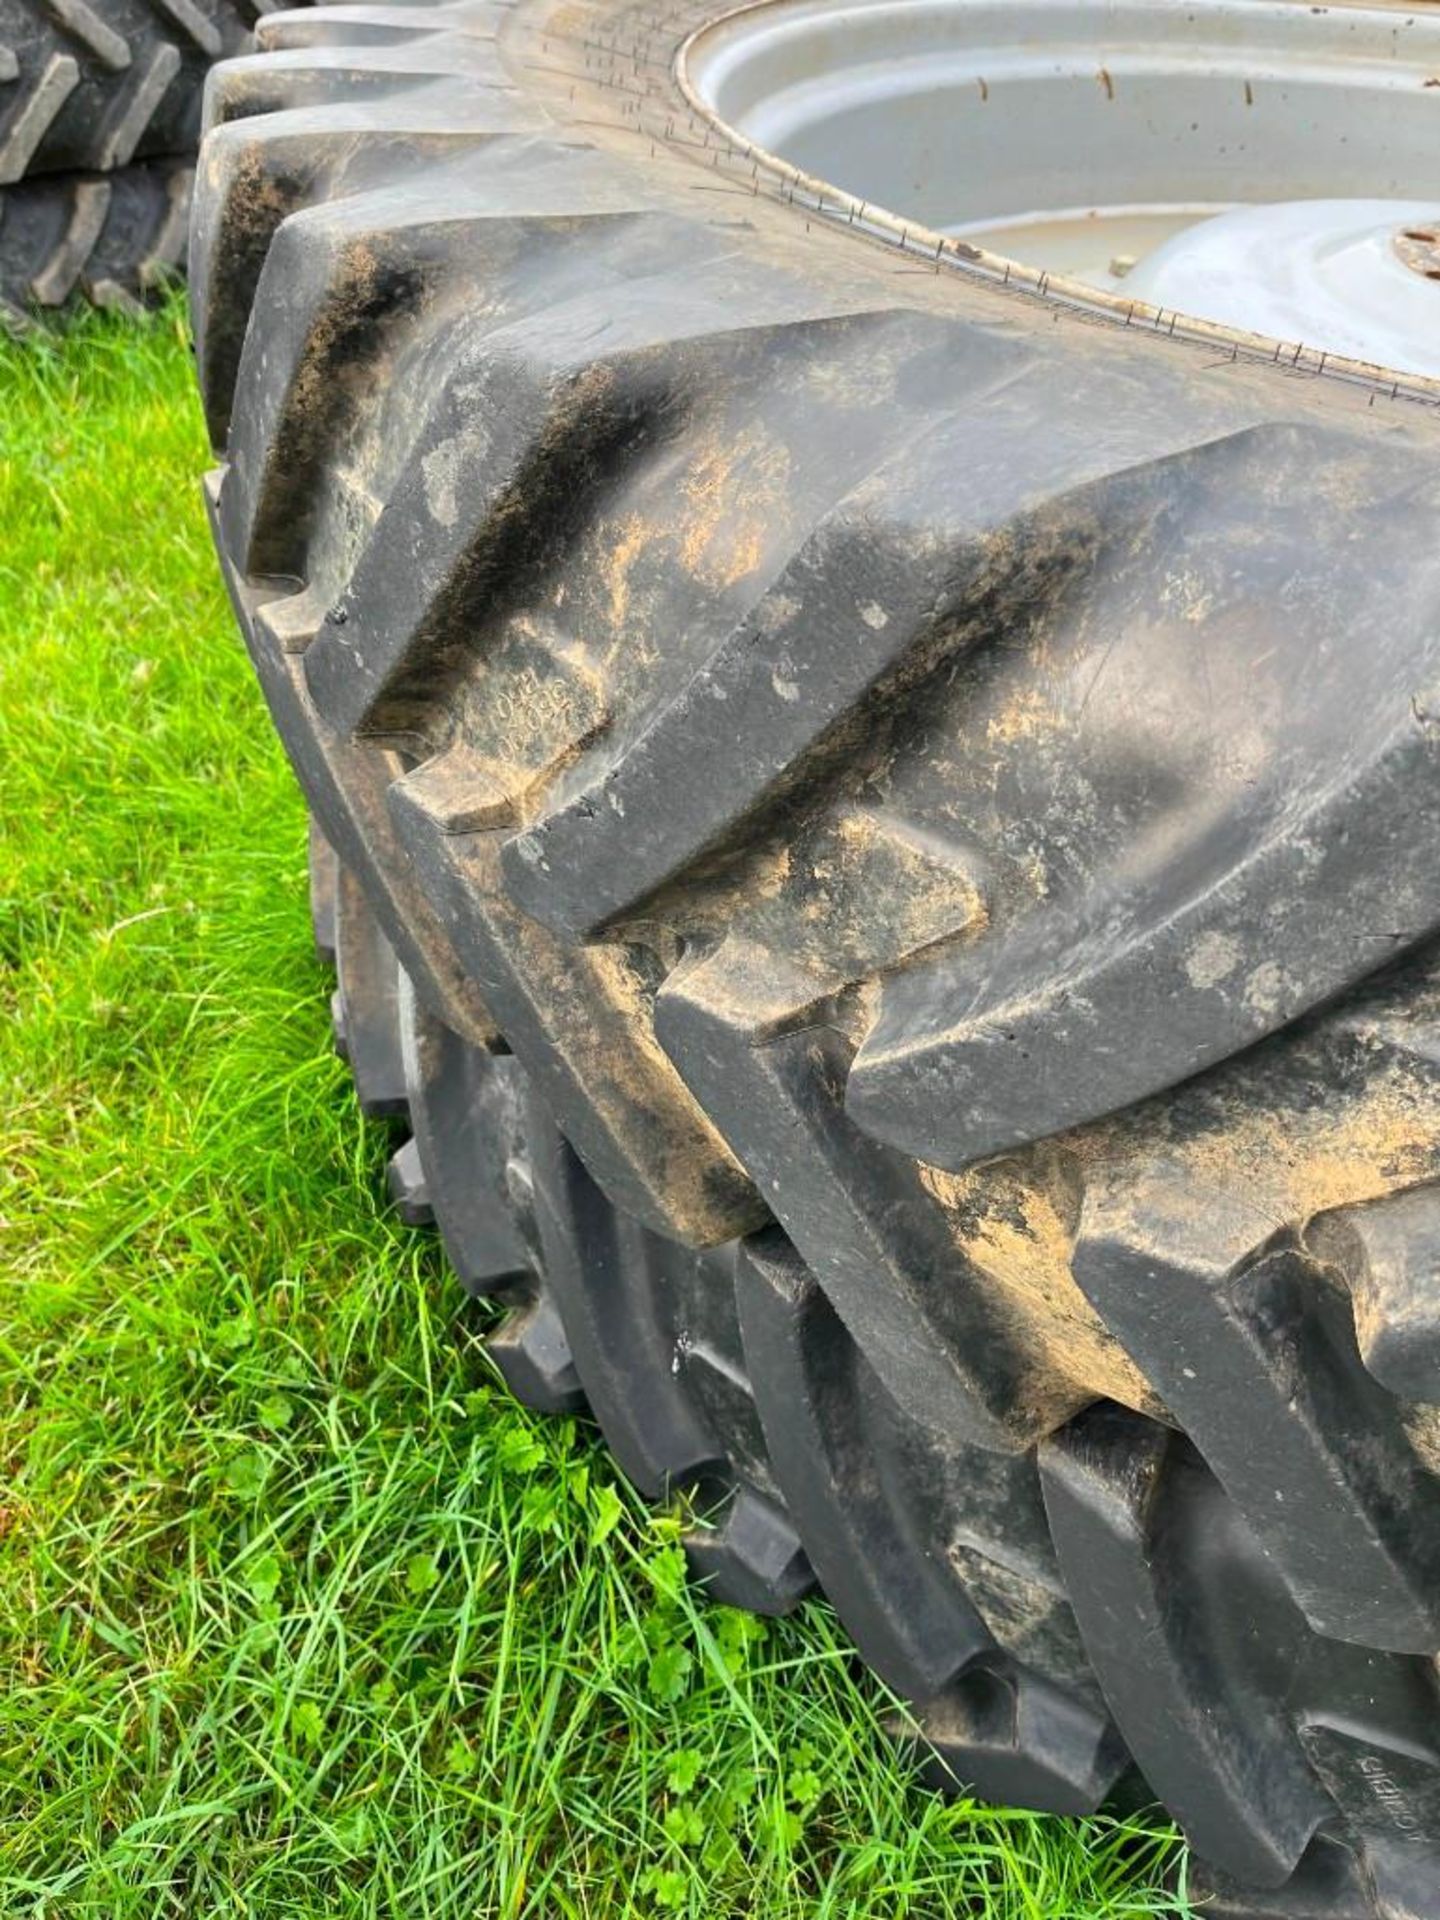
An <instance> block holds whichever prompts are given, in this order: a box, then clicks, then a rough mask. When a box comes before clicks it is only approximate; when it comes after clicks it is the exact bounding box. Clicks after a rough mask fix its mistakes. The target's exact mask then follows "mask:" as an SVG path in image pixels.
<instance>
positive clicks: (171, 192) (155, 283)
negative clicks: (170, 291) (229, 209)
mask: <svg viewBox="0 0 1440 1920" xmlns="http://www.w3.org/2000/svg"><path fill="white" fill-rule="evenodd" d="M194 178H195V168H194V163H193V161H192V160H188V159H182V160H157V161H150V162H138V163H137V164H136V165H134V166H130V167H120V168H118V169H117V170H116V171H115V172H114V173H54V174H42V175H40V176H38V177H37V178H35V179H33V180H26V181H22V182H21V184H20V185H19V186H16V187H4V188H0V322H3V323H4V325H5V326H6V327H7V328H8V329H9V330H10V331H12V332H20V331H22V330H23V329H24V328H25V327H26V325H27V324H28V322H29V320H30V316H31V314H32V313H33V312H34V310H35V309H37V308H42V309H43V308H55V307H63V306H65V305H66V304H67V303H68V302H69V301H71V300H73V299H76V298H80V299H83V300H85V301H88V302H89V304H90V305H91V306H95V307H110V308H115V309H119V310H120V311H122V312H135V311H138V310H139V309H140V308H142V307H144V306H145V305H146V303H147V302H148V301H149V300H151V299H152V298H153V297H154V296H155V295H156V294H158V293H160V292H161V291H162V290H163V289H164V288H165V287H166V286H167V285H169V284H170V283H172V282H173V281H176V280H178V279H179V277H180V275H181V274H182V273H183V271H184V266H185V242H186V236H187V233H188V231H189V222H190V191H191V187H192V185H193V183H194Z"/></svg>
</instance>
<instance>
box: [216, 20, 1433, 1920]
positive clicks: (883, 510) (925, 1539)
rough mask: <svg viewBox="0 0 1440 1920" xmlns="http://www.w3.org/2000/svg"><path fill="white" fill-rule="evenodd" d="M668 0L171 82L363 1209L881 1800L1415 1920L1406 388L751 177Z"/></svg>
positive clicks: (327, 50)
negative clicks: (365, 1137) (182, 109)
mask: <svg viewBox="0 0 1440 1920" xmlns="http://www.w3.org/2000/svg"><path fill="white" fill-rule="evenodd" d="M705 14H706V10H705V8H704V7H702V6H697V5H688V4H686V5H678V6H675V5H666V4H661V5H659V6H656V5H654V4H651V5H649V6H647V7H645V8H643V9H642V8H639V7H635V6H632V5H630V4H628V0H594V3H593V4H590V5H588V6H578V7H577V6H565V7H552V6H551V5H550V4H548V0H516V4H500V5H485V6H480V5H465V4H462V5H454V6H412V7H403V8H402V7H390V8H385V7H354V8H332V9H326V10H324V11H322V12H316V13H311V14H305V15H282V16H278V17H275V18H273V19H271V20H269V21H267V22H265V23H263V24H262V27H261V29H260V41H261V44H262V47H263V49H264V51H262V52H261V53H260V54H259V55H257V56H256V57H254V58H251V59H248V60H241V61H237V62H234V63H231V64H228V65H226V66H223V67H221V68H219V69H217V70H216V72H215V74H214V76H213V78H212V81H211V86H210V94H209V109H208V118H209V123H210V132H209V133H208V135H207V138H206V141H205V144H204V147H203V149H202V154H201V162H200V174H199V186H198V210H197V221H196V226H195V233H194V241H193V256H192V258H193V296H192V297H193V301H194V310H195V316H196V326H197V346H198V354H199V362H200V368H201V375H202V383H203V389H204V398H205V405H206V411H207V416H208V419H209V422H210V426H211V431H212V435H213V438H214V443H215V447H216V450H217V453H218V454H219V456H220V460H221V464H220V466H219V468H218V471H217V473H216V474H215V476H214V478H213V480H212V482H211V504H212V511H213V517H214V524H215V531H216V539H217V544H218V547H219V551H220V555H221V559H222V562H223V565H224V568H225V571H226V575H227V578H228V580H229V584H230V588H231V592H232V596H233V598H234V602H235V606H236V609H237V613H238V615H239V618H240V621H241V624H242V626H243V628H244V630H245V634H246V639H247V642H248V644H249V646H250V649H251V652H252V655H253V657H254V660H255V664H256V667H257V670H258V673H259V676H260V679H261V682H262V685H263V687H264V689H265V693H266V696H267V698H268V700H269V702H270V705H271V709H272V712H273V714H274V716H275V719H276V722H277V724H278V726H279V729H280V732H281V734H282V736H283V737H284V740H285V742H286V745H287V748H288V749H289V752H290V754H291V757H292V759H293V761H294V764H295V767H296V770H297V773H298V775H299V777H300V780H301V782H302V784H303V786H304V788H305V791H306V794H307V796H308V799H309V802H310V805H311V807H312V809H313V811H314V814H315V816H316V819H317V821H318V823H319V831H320V834H321V836H322V838H321V843H320V854H319V858H320V859H321V861H322V863H323V862H325V861H330V860H332V859H333V860H335V861H337V862H338V867H336V868H335V869H334V871H332V872H331V878H330V882H329V884H328V890H327V884H326V883H325V882H324V881H323V879H322V883H321V885H320V886H319V888H318V890H317V898H318V899H319V901H320V903H321V913H320V925H321V927H322V929H323V927H324V926H325V925H326V924H328V923H327V920H326V907H325V903H326V901H327V900H328V901H330V902H331V903H332V907H333V914H332V918H333V920H334V932H333V934H331V935H330V942H331V944H332V945H333V946H334V947H335V949H336V951H337V953H338V954H339V957H340V976H341V990H340V991H341V1008H340V1012H341V1020H342V1032H343V1036H344V1043H345V1045H346V1046H347V1048H349V1049H350V1052H351V1058H352V1061H353V1063H354V1064H355V1067H356V1072H357V1078H358V1079H359V1081H360V1084H361V1090H362V1096H364V1097H366V1098H367V1100H370V1101H371V1102H372V1103H375V1102H378V1103H379V1110H382V1111H384V1110H389V1111H396V1110H397V1109H398V1108H399V1107H401V1106H402V1105H403V1108H404V1110H405V1111H406V1112H407V1113H408V1115H409V1117H410V1121H411V1125H412V1127H413V1142H412V1144H411V1145H410V1146H409V1147H407V1148H406V1149H403V1150H402V1153H401V1156H400V1157H399V1159H398V1160H397V1163H396V1167H395V1169H394V1172H393V1186H394V1190H395V1192H396V1194H397V1197H398V1198H399V1200H400V1201H401V1203H402V1205H404V1206H405V1207H406V1208H407V1210H408V1211H409V1212H410V1214H411V1217H414V1218H421V1217H423V1216H424V1215H425V1214H426V1212H427V1211H428V1212H430V1213H432V1214H433V1215H434V1217H435V1218H436V1219H437V1221H438V1222H439V1224H440V1226H441V1229H442V1231H443V1232H444V1233H445V1234H446V1238H447V1242H448V1244H449V1246H450V1249H451V1252H452V1256H453V1259H454V1263H455V1265H456V1267H457V1269H458V1271H459V1272H460V1275H461V1277H462V1279H464V1280H465V1281H466V1283H467V1284H468V1285H471V1286H473V1287H477V1288H483V1289H485V1290H490V1291H496V1292H498V1293H500V1295H501V1297H502V1298H503V1299H508V1300H509V1301H510V1302H511V1304H512V1318H511V1320H510V1321H507V1322H506V1326H505V1328H504V1329H502V1332H501V1334H500V1336H499V1337H498V1349H499V1350H498V1351H497V1360H499V1361H500V1363H501V1364H502V1366H506V1370H507V1372H508V1373H509V1377H511V1379H512V1380H513V1381H514V1383H515V1384H516V1386H517V1390H519V1391H521V1392H522V1394H523V1395H525V1396H526V1397H529V1398H531V1399H532V1400H538V1401H543V1402H544V1403H546V1404H569V1403H571V1402H572V1401H573V1399H574V1397H575V1396H576V1395H577V1394H578V1393H581V1392H583V1393H584V1395H585V1396H586V1397H587V1398H588V1400H589V1402H590V1404H591V1406H592V1408H593V1410H594V1412H595V1414H596V1416H597V1418H598V1419H599V1421H600V1423H601V1425H602V1427H603V1428H604V1430H605V1432H606V1435H607V1437H608V1438H609V1440H610V1443H611V1445H612V1446H613V1448H614V1450H615V1453H616V1455H617V1458H618V1459H619V1461H620V1462H621V1464H622V1466H623V1467H624V1469H625V1471H626V1472H627V1473H628V1474H629V1475H630V1476H631V1477H632V1478H633V1479H634V1480H635V1482H636V1483H637V1485H639V1486H640V1487H642V1488H643V1489H644V1490H645V1491H646V1492H647V1493H649V1494H651V1495H653V1496H654V1497H656V1498H664V1497H667V1496H668V1495H669V1493H671V1492H672V1491H674V1490H677V1489H681V1488H684V1489H688V1490H690V1492H691V1493H692V1495H695V1496H697V1498H698V1502H699V1505H700V1507H701V1508H702V1509H703V1510H705V1511H706V1512H707V1513H708V1514H709V1516H710V1520H709V1523H708V1524H707V1525H705V1526H703V1527H700V1528H698V1529H697V1530H696V1532H695V1534H694V1535H693V1536H692V1541H691V1547H692V1553H693V1557H694V1559H695V1561H696V1565H697V1570H698V1571H699V1572H700V1573H701V1575H702V1576H703V1577H705V1578H707V1579H708V1580H710V1581H711V1582H712V1583H713V1585H714V1587H715V1589H716V1590H717V1591H718V1592H720V1593H723V1594H724V1595H725V1596H726V1597H728V1598H730V1599H733V1600H735V1601H736V1602H737V1603H739V1604H744V1605H750V1606H755V1607H762V1608H767V1609H780V1608H783V1607H786V1606H788V1605H791V1604H793V1602H794V1601H795V1600H796V1599H797V1598H798V1597H799V1595H800V1594H801V1593H803V1592H804V1591H805V1590H806V1587H807V1585H808V1583H809V1581H810V1580H811V1579H812V1578H818V1580H819V1582H820V1584H821V1586H822V1587H823V1588H824V1590H825V1591H826V1593H827V1594H828V1595H829V1597H830V1599H831V1600H832V1601H833V1602H834V1604H835V1606H836V1608H837V1610H838V1611H839V1613H840V1615H841V1616H842V1618H843V1619H844V1620H845V1622H846V1623H847V1625H848V1626H849V1628H850V1630H851V1631H852V1632H853V1634H854V1637H855V1639H856V1642H857V1644H858V1646H859V1647H860V1649H861V1651H862V1653H863V1654H864V1655H865V1656H866V1658H867V1659H868V1660H869V1661H870V1662H871V1663H872V1664H873V1665H874V1667H875V1668H876V1669H877V1670H878V1671H879V1672H880V1673H881V1674H882V1675H883V1676H884V1677H885V1678H886V1680H887V1681H889V1682H890V1683H891V1685H892V1686H894V1687H895V1689H896V1690H897V1691H898V1692H899V1693H900V1694H901V1695H902V1696H903V1697H904V1698H906V1699H907V1700H909V1701H910V1702H911V1716H910V1721H909V1723H908V1724H907V1725H906V1726H905V1727H903V1728H901V1729H900V1730H899V1731H900V1733H901V1736H902V1738H903V1739H904V1740H905V1741H906V1742H907V1743H909V1744H912V1745H916V1746H918V1748H919V1750H920V1752H921V1753H922V1755H924V1756H927V1759H926V1764H927V1765H928V1766H929V1768H930V1769H931V1771H932V1772H933V1773H934V1774H936V1775H937V1776H938V1777H940V1778H942V1779H948V1780H951V1781H957V1782H964V1783H968V1784H971V1785H973V1786H974V1787H975V1788H976V1789H977V1790H978V1791H979V1792H980V1793H981V1794H982V1795H984V1796H987V1797H991V1798H995V1799H998V1800H1001V1801H1005V1802H1012V1803H1013V1802H1017V1801H1018V1802H1024V1803H1026V1804H1030V1805H1033V1806H1037V1807H1041V1808H1048V1809H1052V1810H1054V1811H1058V1812H1065V1813H1076V1812H1083V1811H1086V1810H1089V1809H1093V1808H1095V1807H1097V1806H1099V1805H1101V1804H1102V1803H1103V1802H1104V1801H1105V1800H1106V1798H1107V1796H1109V1795H1111V1794H1112V1793H1114V1792H1116V1791H1124V1792H1126V1793H1127V1794H1128V1793H1131V1792H1133V1791H1134V1790H1135V1787H1134V1778H1133V1772H1132V1769H1134V1768H1137V1767H1138V1769H1139V1771H1140V1773H1141V1774H1142V1775H1143V1778H1144V1780H1145V1781H1146V1782H1148V1785H1149V1788H1150V1789H1151V1790H1153V1792H1154V1793H1155V1794H1156V1795H1158V1796H1159V1797H1160V1798H1162V1799H1163V1800H1164V1801H1165V1803H1166V1804H1167V1805H1168V1806H1169V1807H1170V1808H1171V1809H1172V1810H1173V1811H1174V1813H1175V1815H1176V1816H1177V1818H1178V1819H1179V1820H1180V1821H1181V1823H1182V1824H1183V1825H1184V1827H1185V1829H1186V1831H1187V1833H1188V1834H1189V1836H1190V1838H1191V1839H1192V1841H1193V1843H1194V1846H1195V1849H1196V1852H1197V1854H1198V1856H1199V1859H1200V1862H1201V1865H1200V1867H1199V1868H1198V1869H1197V1873H1198V1874H1199V1875H1200V1876H1203V1879H1204V1885H1205V1888H1206V1890H1207V1892H1208V1894H1209V1895H1210V1897H1212V1898H1213V1900H1214V1902H1215V1907H1214V1910H1215V1911H1217V1912H1221V1913H1227V1914H1230V1915H1234V1916H1239V1915H1251V1916H1266V1915H1269V1916H1275V1917H1276V1920H1279V1916H1282V1915H1288V1916H1292V1920H1294V1917H1296V1916H1302V1915H1305V1916H1313V1917H1314V1920H1321V1917H1322V1916H1323V1920H1401V1916H1409V1917H1410V1920H1436V1916H1437V1915H1440V1711H1437V1706H1440V1702H1437V1698H1436V1676H1435V1652H1436V1649H1437V1647H1440V1578H1437V1576H1440V1484H1437V1477H1436V1467H1437V1464H1440V1422H1437V1416H1436V1407H1437V1404H1440V1290H1437V1287H1436V1283H1435V1279H1434V1273H1435V1264H1436V1259H1437V1249H1440V1200H1437V1193H1436V1187H1435V1184H1434V1182H1435V1178H1436V1174H1437V1159H1440V1040H1437V1035H1440V1024H1437V1018H1440V946H1437V943H1436V939H1435V929H1436V925H1437V920H1440V874H1437V870H1436V868H1435V863H1434V861H1433V858H1432V856H1431V847H1432V845H1433V840H1434V836H1435V830H1436V827H1437V825H1440V733H1437V729H1436V726H1435V721H1434V712H1435V699H1434V694H1433V688H1434V685H1435V678H1436V668H1437V665H1440V618H1437V615H1440V558H1437V549H1436V543H1435V540H1434V515H1435V508H1436V503H1437V499H1440V431H1437V425H1436V422H1435V419H1434V416H1433V409H1432V408H1431V407H1429V406H1426V405H1416V404H1407V403H1406V402H1405V401H1404V400H1403V399H1402V398H1401V397H1399V389H1398V388H1394V389H1392V388H1391V387H1388V386H1387V387H1384V388H1382V387H1380V386H1378V385H1370V386H1367V385H1366V384H1364V383H1363V382H1360V381H1356V380H1346V381H1340V380H1330V379H1327V378H1324V377H1321V378H1314V379H1310V380H1306V381H1304V382H1301V381H1299V380H1297V379H1295V378H1286V377H1284V376H1283V375H1281V374H1280V373H1278V372H1277V371H1276V370H1275V369H1274V368H1267V367H1265V366H1261V365H1255V364H1251V363H1250V361H1249V360H1247V357H1246V355H1245V354H1244V353H1241V352H1240V351H1239V350H1238V349H1237V351H1236V353H1235V355H1234V356H1233V357H1217V355H1216V352H1215V349H1214V348H1213V346H1212V347H1210V348H1207V349H1200V348H1197V347H1195V346H1194V345H1190V344H1185V343H1184V342H1182V341H1181V340H1179V339H1176V340H1171V339H1168V338H1163V337H1155V336H1153V335H1146V336H1139V335H1136V334H1135V333H1133V332H1130V331H1128V330H1127V329H1125V328H1124V327H1123V326H1121V325H1118V324H1115V325H1107V324H1103V323H1101V321H1100V317H1099V316H1097V315H1081V314H1077V313H1076V312H1074V311H1073V310H1072V309H1071V308H1069V307H1068V306H1057V305H1055V304H1054V303H1052V302H1048V301H1047V300H1046V299H1045V298H1043V297H1039V298H1032V297H1030V296H1028V295H1024V296H1022V295H1020V294H1017V293H1006V292H1004V291H1003V290H1000V289H997V288H995V287H992V286H990V285H988V284H981V283H979V282H978V281H976V280H974V279H972V278H970V277H967V274H966V273H965V271H964V270H963V269H964V262H963V259H960V258H955V259H950V258H948V257H947V258H944V259H942V258H941V257H940V256H939V255H938V254H937V257H936V259H935V260H934V261H933V262H932V263H931V265H932V268H933V270H932V271H927V272H924V273H918V272H916V270H915V260H914V255H913V252H912V251H910V250H909V249H908V248H907V249H903V250H897V249H896V248H894V247H887V246H885V245H882V244H878V243H876V242H875V240H874V239H873V237H866V236H864V235H860V234H857V233H855V232H851V231H849V230H848V227H847V226H845V225H842V226H840V227H839V228H837V227H836V225H835V223H834V222H833V221H830V220H828V219H827V218H826V217H825V216H824V214H823V212H822V211H821V210H820V209H818V208H816V207H815V205H814V204H813V201H812V202H811V204H810V205H809V207H808V208H804V209H802V208H801V207H799V206H797V205H794V204H790V203H789V200H793V198H794V195H793V192H792V193H791V195H790V196H789V200H787V197H786V195H785V194H784V193H783V192H781V193H777V194H772V193H770V192H769V191H767V190H766V189H767V187H768V186H769V185H770V184H772V183H771V182H770V181H769V179H768V176H766V175H765V173H764V169H763V167H762V164H761V162H760V161H759V159H757V158H756V157H754V156H749V155H740V154H738V153H736V152H735V151H733V150H728V151H727V150H725V149H723V147H721V146H716V145H714V144H712V143H711V142H710V136H709V135H708V133H707V132H706V130H705V129H704V128H703V127H702V126H701V125H699V124H698V123H697V122H695V121H694V120H693V119H692V118H691V117H690V115H689V110H688V108H687V106H686V104H685V102H684V101H683V99H682V98H681V97H680V95H679V94H678V93H677V91H676V83H675V81H674V78H673V73H672V60H673V56H674V53H675V50H676V48H677V46H678V45H679V43H680V41H681V40H682V38H683V37H684V35H685V33H686V32H687V31H688V30H690V29H691V28H693V27H694V26H695V25H697V24H699V23H700V22H701V21H702V20H703V19H704V17H705ZM952 267H953V268H954V269H955V270H954V271H945V270H942V269H944V268H952ZM347 916H348V919H349V922H350V925H349V928H348V931H347V926H346V921H347ZM347 951H348V952H349V953H350V954H351V956H352V957H351V959H350V961H349V962H348V965H347V959H346V955H347ZM347 995H348V996H349V1004H346V1001H347ZM362 1002H363V1005H362ZM362 1053H363V1054H364V1056H365V1059H364V1061H363V1062H362V1058H361V1054H362ZM367 1074H368V1075H371V1078H370V1080H369V1083H368V1084H369V1085H370V1087H371V1089H372V1091H371V1092H370V1093H368V1094H367V1093H366V1087H367ZM374 1089H379V1091H378V1092H376V1091H374ZM507 1330H508V1331H507ZM507 1339H508V1340H509V1343H510V1349H511V1351H512V1354H520V1353H521V1350H522V1349H523V1352H524V1357H523V1358H512V1359H511V1360H510V1363H509V1365H506V1361H505V1360H504V1359H502V1358H501V1355H502V1354H503V1353H505V1351H506V1342H507Z"/></svg>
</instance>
